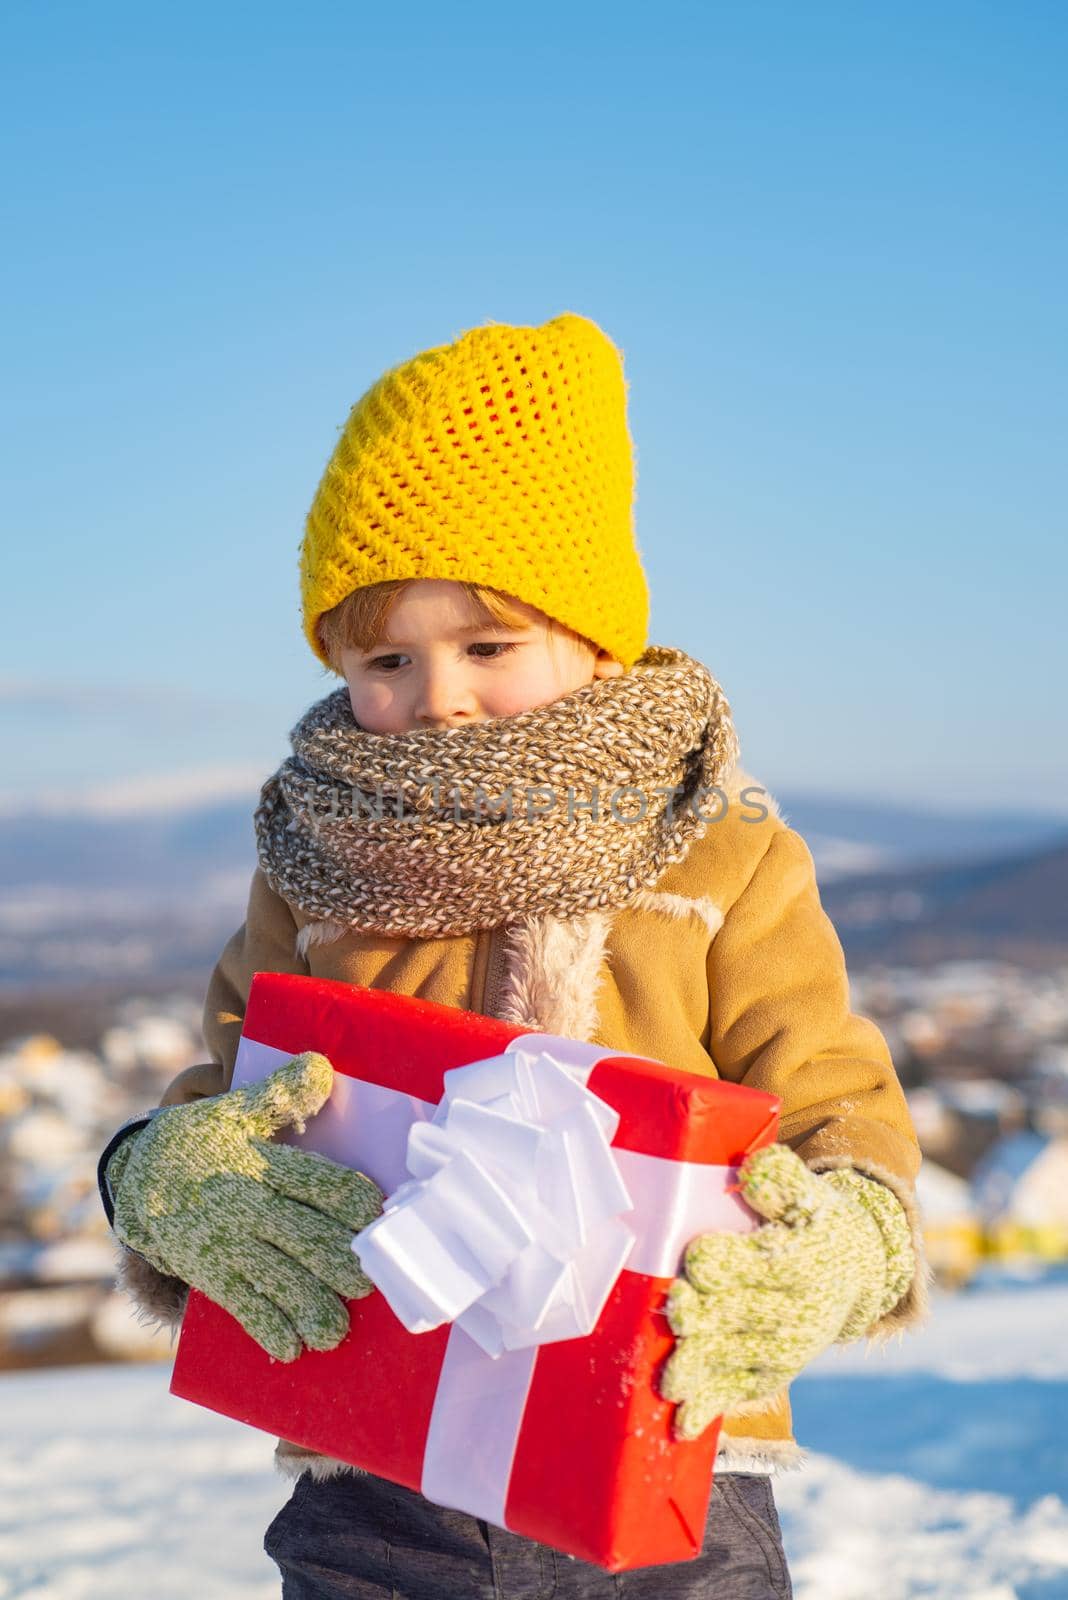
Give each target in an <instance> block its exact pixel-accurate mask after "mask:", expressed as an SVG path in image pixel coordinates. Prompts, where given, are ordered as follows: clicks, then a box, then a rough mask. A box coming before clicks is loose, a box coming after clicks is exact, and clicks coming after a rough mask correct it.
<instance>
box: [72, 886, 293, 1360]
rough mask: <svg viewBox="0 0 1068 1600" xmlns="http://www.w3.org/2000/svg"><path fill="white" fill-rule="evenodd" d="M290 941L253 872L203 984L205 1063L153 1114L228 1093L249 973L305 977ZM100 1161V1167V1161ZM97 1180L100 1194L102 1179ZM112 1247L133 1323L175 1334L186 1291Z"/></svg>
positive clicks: (280, 909) (273, 898) (271, 897)
mask: <svg viewBox="0 0 1068 1600" xmlns="http://www.w3.org/2000/svg"><path fill="white" fill-rule="evenodd" d="M296 939H297V926H296V923H295V921H294V919H293V914H292V912H291V911H290V909H289V907H288V905H287V904H286V902H285V901H284V900H283V899H282V898H281V896H280V895H277V894H275V893H274V891H273V889H271V887H270V885H269V884H268V882H267V880H266V878H265V877H264V876H263V873H262V871H261V870H260V869H259V868H258V867H257V869H256V871H255V873H254V874H253V878H252V886H251V888H250V890H249V898H248V909H247V912H246V915H245V921H244V922H243V923H242V925H241V927H240V928H239V929H238V930H237V932H236V933H235V934H234V936H233V938H232V939H230V941H229V942H228V944H227V945H226V948H225V949H224V950H223V953H222V955H221V956H220V957H219V960H218V962H217V963H216V966H215V970H214V972H213V973H212V976H211V981H210V983H209V984H208V994H207V999H206V1001H205V1004H204V1021H203V1031H204V1039H205V1042H206V1044H207V1046H208V1051H209V1053H210V1055H211V1060H210V1061H207V1062H198V1063H197V1065H195V1066H192V1067H186V1069H185V1070H184V1071H183V1072H180V1073H179V1074H178V1076H177V1077H176V1078H174V1079H172V1081H171V1082H170V1083H169V1084H168V1085H167V1087H166V1089H165V1090H164V1091H163V1094H162V1096H161V1097H160V1106H159V1108H160V1109H162V1108H163V1107H166V1106H178V1105H188V1104H189V1103H190V1102H191V1101H194V1100H203V1099H206V1098H207V1097H208V1096H210V1095H216V1094H222V1093H223V1092H224V1091H225V1090H227V1089H229V1087H230V1084H231V1083H232V1081H233V1075H234V1062H235V1060H236V1057H237V1045H238V1040H239V1039H240V1037H241V1026H242V1023H243V1021H244V1016H245V1006H246V1005H247V1003H248V991H249V986H250V984H251V983H252V975H253V973H255V972H290V973H299V974H305V975H306V974H307V972H308V964H307V962H306V961H305V960H304V959H303V958H302V957H301V956H299V955H298V954H297V951H296ZM138 1131H139V1130H138V1129H137V1128H136V1127H134V1128H132V1129H131V1131H130V1134H129V1136H130V1137H134V1138H135V1137H136V1136H137V1132H138ZM113 1142H114V1141H113ZM101 1161H102V1164H103V1161H104V1158H103V1157H102V1158H101ZM98 1176H99V1178H100V1182H101V1190H102V1192H103V1186H104V1182H105V1177H104V1175H103V1174H98ZM106 1209H107V1207H106V1205H105V1210H106ZM109 1221H110V1219H109ZM116 1244H117V1246H118V1253H117V1257H116V1281H117V1284H118V1287H119V1288H120V1289H121V1290H122V1291H123V1293H124V1294H126V1295H127V1296H128V1297H129V1298H130V1299H131V1300H132V1301H133V1303H134V1307H135V1312H136V1316H137V1320H138V1321H139V1322H140V1323H142V1324H143V1325H144V1326H146V1327H150V1328H154V1327H164V1328H170V1329H172V1330H174V1331H177V1329H178V1328H179V1327H180V1326H181V1321H182V1317H183V1316H184V1314H185V1307H186V1301H187V1299H188V1295H189V1289H188V1285H187V1284H185V1283H183V1282H182V1281H181V1279H180V1278H174V1277H170V1276H168V1275H167V1274H166V1273H162V1272H160V1271H159V1270H158V1269H157V1268H156V1267H154V1266H153V1265H152V1263H151V1262H149V1261H146V1260H145V1258H144V1257H143V1256H141V1255H139V1254H138V1253H137V1252H136V1251H135V1250H131V1249H130V1248H129V1246H128V1245H126V1244H124V1243H123V1242H122V1241H121V1240H116Z"/></svg>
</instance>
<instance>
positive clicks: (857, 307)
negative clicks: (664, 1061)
mask: <svg viewBox="0 0 1068 1600" xmlns="http://www.w3.org/2000/svg"><path fill="white" fill-rule="evenodd" d="M3 31H4V49H3V51H2V56H3V60H4V66H3V68H2V69H0V70H2V71H3V74H4V77H5V79H6V81H5V82H4V83H3V84H2V85H0V88H2V93H0V107H2V109H0V119H2V124H3V154H4V168H5V173H6V176H5V180H4V187H5V200H4V207H3V209H4V214H5V223H6V226H5V230H4V231H5V235H6V243H5V247H4V250H3V252H2V255H0V274H2V278H3V304H4V308H5V311H6V312H7V316H6V318H5V324H6V327H5V332H4V336H3V353H2V354H3V364H4V367H5V369H6V372H7V374H8V379H9V382H8V384H7V385H6V386H5V392H4V397H3V400H2V405H3V418H2V422H3V430H2V436H3V449H4V453H5V456H6V457H7V460H6V461H5V463H4V469H3V480H4V485H5V489H4V520H5V525H6V528H7V530H8V538H7V540H6V542H5V547H6V549H7V551H8V554H7V557H6V562H5V566H6V578H7V581H6V583H5V585H4V589H5V599H6V601H7V602H8V603H7V605H6V607H5V613H4V626H3V629H2V632H0V651H2V657H0V706H2V710H3V717H4V722H5V730H6V742H7V745H8V748H9V750H11V749H12V748H14V749H16V750H17V752H18V757H17V759H16V760H12V761H11V762H9V763H8V764H7V770H6V772H5V774H4V775H3V777H2V778H0V797H2V796H3V795H4V794H6V795H8V796H10V795H12V794H15V793H18V794H20V795H23V796H29V795H32V794H36V793H38V792H40V791H41V790H45V789H49V790H55V789H57V788H67V787H77V786H79V785H85V784H90V785H92V784H96V783H99V782H101V781H103V780H104V779H108V780H111V781H120V782H124V781H126V780H128V779H138V780H145V779H158V778H159V777H160V776H161V775H167V774H172V773H174V774H178V773H181V774H185V775H186V776H187V777H190V778H195V777H196V775H197V774H200V775H203V776H205V778H206V779H211V778H212V777H213V776H214V777H215V778H218V779H219V781H220V782H225V781H227V775H228V774H232V773H235V772H237V773H241V772H248V773H252V774H255V773H257V772H262V773H263V774H264V775H265V773H266V771H268V770H269V769H270V768H272V767H273V766H274V765H275V763H276V762H277V761H278V760H279V759H280V758H281V756H282V755H283V754H284V753H285V750H286V733H287V731H288V729H289V727H290V726H291V725H292V723H293V722H294V721H295V720H296V717H297V716H298V715H299V713H300V711H301V710H302V709H303V708H304V707H305V706H306V705H307V704H308V703H309V702H310V701H311V700H313V699H315V698H317V697H318V696H319V695H321V694H322V693H324V692H325V691H326V689H327V688H329V687H332V686H333V680H331V679H327V678H326V677H325V676H324V675H323V674H322V672H321V669H320V668H319V667H318V664H317V663H316V662H315V661H314V659H313V658H312V656H311V654H310V652H308V650H307V647H306V645H305V644H304V642H303V640H302V637H301V634H300V629H299V622H298V611H297V565H296V564H297V548H298V544H299V540H300V536H301V531H302V525H303V518H304V515H305V512H306V510H307V506H308V504H309V502H310V499H311V496H312V493H313V491H314V488H315V484H316V482H317V481H318V478H319V475H320V473H321V471H322V468H323V465H324V463H325V461H326V458H327V457H328V455H329V453H330V451H331V449H332V447H333V443H334V440H335V438H336V435H337V430H338V429H339V427H340V426H341V424H342V422H343V421H344V418H345V416H346V414H347V412H348V409H349V407H350V406H351V404H352V403H353V402H354V400H355V399H356V398H357V397H358V396H359V394H360V393H361V392H362V391H363V389H365V388H366V387H367V385H368V384H369V383H370V382H371V381H372V380H373V379H374V378H375V377H376V376H377V375H378V373H379V372H380V371H381V370H383V369H384V368H385V367H386V366H388V365H391V364H393V363H394V362H396V361H399V360H402V359H403V358H405V357H406V356H408V355H410V354H412V353H413V352H414V351H416V350H418V349H420V348H423V347H425V346H427V345H431V344H438V343H442V342H444V341H446V340H448V339H450V338H452V337H454V336H455V335H456V334H458V333H460V332H461V331H462V330H463V329H465V328H467V327H471V326H473V325H475V324H478V323H480V322H483V321H485V320H486V319H487V318H492V319H494V320H499V321H512V322H538V321H542V320H544V319H545V318H547V317H549V316H552V315H554V314H556V313H558V312H560V311H562V310H568V309H569V310H574V311H580V312H582V313H584V314H586V315H588V316H592V317H594V318H595V319H596V320H597V321H598V322H600V323H601V324H602V326H603V327H604V328H605V329H606V330H607V331H608V332H609V333H610V334H611V336H612V337H613V338H614V339H615V340H616V342H617V343H618V344H619V345H620V346H621V348H622V349H623V351H624V355H625V359H626V366H627V375H628V379H629V382H630V397H631V411H630V420H631V429H632V432H633V435H634V438H635V442H636V447H637V455H638V501H637V527H638V538H639V544H640V547H641V550H642V554H643V558H644V561H645V565H646V569H647V571H648V574H649V579H650V585H651V589H652V595H653V618H652V627H651V632H650V637H651V639H652V640H653V641H655V642H658V643H669V644H676V645H678V646H680V647H682V648H683V649H686V650H689V651H690V652H691V653H693V654H695V655H697V656H698V657H699V658H700V659H701V660H703V661H704V662H706V664H707V665H708V666H709V667H710V668H711V670H712V671H713V672H714V673H715V675H716V676H717V677H718V679H719V680H720V682H721V683H722V684H723V687H724V689H725V690H726V692H727V694H728V697H729V699H730V701H731V704H732V707H733V709H734V713H735V719H736V723H737V726H738V730H739V734H740V738H741V744H742V753H743V757H744V759H745V761H746V764H747V765H748V766H749V767H750V769H751V770H752V771H754V772H756V773H757V774H758V775H759V776H760V777H761V778H762V779H763V781H764V782H766V783H767V784H768V786H769V787H771V788H773V789H790V790H793V791H798V790H812V789H819V790H821V791H825V792H826V791H833V792H836V793H838V794H847V795H855V796H865V797H873V796H874V797H880V798H887V799H902V800H912V801H916V802H918V803H923V802H924V801H926V802H927V803H929V804H932V805H938V806H962V807H964V806H966V807H968V808H969V809H986V808H992V807H994V806H997V805H1001V804H1011V805H1012V807H1013V809H1027V808H1029V807H1030V806H1034V807H1035V808H1037V809H1044V810H1057V811H1062V812H1064V813H1066V814H1068V753H1066V740H1065V736H1064V735H1065V717H1064V714H1063V710H1062V700H1063V696H1064V687H1065V684H1066V683H1068V671H1066V660H1065V647H1064V643H1063V636H1064V633H1065V631H1066V630H1065V628H1064V623H1063V612H1064V604H1065V594H1066V592H1068V585H1066V581H1065V580H1066V577H1068V555H1066V543H1068V541H1066V537H1065V533H1066V530H1065V503H1066V496H1065V476H1066V473H1065V454H1066V452H1065V448H1064V441H1065V438H1066V436H1068V426H1066V424H1068V416H1066V411H1068V401H1066V385H1065V371H1066V365H1065V359H1066V343H1068V339H1066V325H1065V324H1066V310H1065V296H1064V287H1063V286H1064V284H1065V282H1068V259H1066V258H1068V239H1066V235H1068V223H1066V208H1065V189H1064V185H1065V172H1066V170H1068V164H1066V156H1068V136H1066V123H1068V113H1066V110H1065V95H1064V83H1065V79H1066V73H1068V13H1066V11H1065V9H1064V8H1063V7H1062V6H1060V5H1057V4H1053V3H1049V4H1041V3H1029V0H1023V3H1021V4H1018V5H1014V6H994V5H989V4H979V3H968V4H963V3H960V4H956V3H935V4H926V3H925V4H919V3H903V4H895V5H892V6H891V5H889V4H884V5H880V4H870V5H857V4H855V3H846V0H843V3H841V4H821V3H819V0H814V3H808V4H805V5H803V6H798V5H796V4H785V3H783V4H763V3H759V0H755V3H753V4H747V5H729V6H728V5H721V4H715V3H709V4H702V5H675V4H671V3H668V4H664V5H659V6H657V7H648V6H644V5H643V6H637V5H627V4H622V5H620V4H613V5H608V4H597V5H582V4H580V3H577V4H571V5H567V6H565V5H561V4H557V3H556V0H548V3H546V4H542V5H539V6H538V7H537V8H516V7H505V6H501V5H499V4H497V5H494V6H488V5H482V4H477V3H476V4H471V5H460V6H457V7H451V8H443V7H440V6H431V5H424V4H422V3H420V0H413V3H410V4H408V5H406V6H404V7H403V8H402V7H392V8H386V7H381V8H371V7H364V6H360V5H356V4H345V5H340V4H339V5H331V4H317V3H315V0H310V3H309V4H307V5H303V6H300V7H297V6H285V7H283V6H278V5H273V4H269V3H268V4H261V5H258V6H256V7H250V6H236V5H225V4H224V5H222V6H213V7H208V6H207V5H204V4H201V3H199V0H193V3H186V4H184V5H182V6H181V7H168V8H162V7H150V6H148V7H146V6H144V5H140V4H139V5H136V6H135V5H119V4H109V3H107V0H97V3H95V4H93V5H91V6H82V5H53V4H50V3H48V0H41V3H36V4H27V3H17V0H16V3H14V4H12V5H11V6H9V7H8V8H7V10H6V12H5V21H4V30H3Z"/></svg>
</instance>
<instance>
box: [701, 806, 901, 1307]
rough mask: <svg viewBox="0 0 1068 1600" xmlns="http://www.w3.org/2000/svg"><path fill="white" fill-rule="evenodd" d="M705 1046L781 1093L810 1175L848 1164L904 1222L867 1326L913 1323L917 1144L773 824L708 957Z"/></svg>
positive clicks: (808, 877) (781, 831)
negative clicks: (907, 1253)
mask: <svg viewBox="0 0 1068 1600" xmlns="http://www.w3.org/2000/svg"><path fill="white" fill-rule="evenodd" d="M708 984H709V1003H710V1015H711V1036H710V1044H709V1049H710V1053H711V1055H712V1058H713V1060H714V1061H715V1063H716V1067H717V1070H718V1072H719V1075H720V1077H721V1078H724V1079H726V1080H729V1081H730V1082H732V1083H739V1084H745V1085H746V1086H747V1087H749V1088H753V1089H762V1090H764V1091H765V1092H767V1093H769V1094H774V1095H777V1096H778V1097H779V1100H780V1101H781V1108H782V1109H781V1115H780V1131H779V1138H780V1140H781V1141H782V1142H783V1143H784V1144H788V1145H790V1146H791V1148H792V1149H794V1150H796V1152H797V1153H798V1155H800V1156H801V1158H802V1159H803V1160H804V1161H805V1162H806V1164H807V1165H808V1166H809V1167H811V1168H812V1170H813V1171H814V1172H827V1171H830V1170H831V1169H833V1168H835V1167H853V1168H855V1169H856V1170H857V1171H859V1172H862V1173H865V1174H866V1175H867V1176H868V1177H871V1178H875V1179H878V1180H879V1181H880V1182H881V1183H884V1184H885V1185H886V1186H887V1187H888V1188H889V1189H890V1190H891V1191H892V1192H893V1193H894V1194H895V1195H896V1196H897V1198H898V1200H899V1201H900V1202H901V1205H902V1207H903V1208H904V1211H905V1214H906V1216H907V1218H908V1221H909V1231H910V1235H911V1239H912V1246H913V1250H914V1253H915V1257H916V1271H915V1273H914V1275H913V1278H912V1281H911V1283H910V1284H909V1287H908V1289H907V1290H906V1292H905V1293H904V1295H903V1296H902V1297H901V1299H900V1300H899V1301H898V1303H897V1304H896V1305H895V1306H893V1307H891V1309H890V1310H889V1311H887V1312H886V1313H885V1315H884V1316H883V1317H882V1318H881V1319H880V1321H879V1322H878V1323H876V1324H875V1326H874V1327H873V1328H872V1329H871V1330H870V1333H871V1335H872V1336H874V1337H875V1338H876V1339H879V1338H881V1337H884V1336H885V1335H887V1334H889V1333H892V1332H894V1331H896V1330H898V1329H901V1328H904V1327H906V1326H908V1325H910V1324H912V1323H915V1322H918V1321H920V1320H922V1318H923V1317H924V1315H925V1314H926V1309H927V1289H928V1282H929V1275H930V1274H929V1268H928V1266H927V1261H926V1255H925V1252H924V1246H923V1237H922V1231H921V1218H920V1214H919V1210H918V1206H917V1202H916V1193H915V1182H916V1175H917V1173H918V1171H919V1167H920V1160H921V1157H920V1148H919V1142H918V1140H917V1138H916V1133H915V1130H914V1128H913V1126H912V1121H911V1118H910V1116H909V1111H908V1106H907V1104H906V1101H905V1094H904V1091H903V1089H902V1087H901V1083H900V1081H899V1079H898V1077H897V1074H896V1072H895V1071H894V1064H893V1060H892V1058H891V1055H890V1050H889V1046H888V1045H887V1043H886V1040H885V1039H884V1038H883V1035H882V1033H881V1032H880V1031H879V1029H878V1027H877V1026H876V1024H875V1023H874V1022H872V1021H870V1020H869V1019H868V1018H866V1017H861V1016H859V1015H857V1014H856V1013H854V1012H853V1011H851V1010H850V1006H849V979H848V975H847V972H846V962H845V954H844V952H843V949H842V945H841V942H840V940H839V938H838V935H837V933H836V931H835V928H834V924H833V923H832V922H831V920H830V918H829V917H828V915H827V913H826V912H825V911H824V909H823V906H822V904H821V902H820V896H819V889H818V887H817V882H816V871H815V865H814V863H813V860H812V855H811V852H810V850H809V848H808V846H807V844H806V843H805V841H804V839H803V838H802V837H801V835H800V834H798V833H796V832H795V831H794V830H793V829H792V828H789V827H786V826H783V825H781V824H778V825H776V826H775V827H774V830H773V831H772V833H771V837H770V840H769V841H768V844H767V847H766V849H765V850H764V852H763V854H762V855H761V856H760V859H759V860H758V862H757V866H756V868H755V870H754V872H753V873H752V875H751V877H750V879H749V882H748V884H747V885H746V887H745V888H744V889H743V890H742V892H741V894H740V895H739V896H738V898H737V899H736V900H735V902H734V904H733V905H732V906H731V908H730V910H729V911H728V912H727V914H726V916H725V917H724V920H723V924H722V926H721V928H720V930H719V932H718V933H717V934H716V936H715V938H714V939H713V941H712V944H711V946H710V948H709V953H708Z"/></svg>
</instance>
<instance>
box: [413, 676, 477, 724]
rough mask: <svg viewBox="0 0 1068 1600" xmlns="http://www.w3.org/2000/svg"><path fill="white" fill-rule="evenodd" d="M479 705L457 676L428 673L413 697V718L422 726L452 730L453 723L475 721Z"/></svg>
mask: <svg viewBox="0 0 1068 1600" xmlns="http://www.w3.org/2000/svg"><path fill="white" fill-rule="evenodd" d="M478 714H479V709H478V702H477V700H476V698H475V696H474V694H473V693H472V691H471V689H470V688H469V687H468V686H467V685H466V684H465V683H464V682H463V679H462V678H461V677H459V676H457V675H454V674H452V673H448V672H428V673H426V674H425V675H424V676H423V679H422V682H421V684H420V686H419V692H418V694H417V696H416V703H415V716H416V720H417V721H418V722H419V724H420V725H421V726H425V727H451V726H452V725H453V724H454V723H461V722H475V721H477V720H478Z"/></svg>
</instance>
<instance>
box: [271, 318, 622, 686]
mask: <svg viewBox="0 0 1068 1600" xmlns="http://www.w3.org/2000/svg"><path fill="white" fill-rule="evenodd" d="M626 387H627V386H626V380H625V379H624V376H623V363H622V358H621V356H620V353H619V351H618V350H617V349H616V347H615V345H614V344H613V343H612V341H611V340H610V339H609V338H608V337H607V335H606V334H605V333H603V332H602V330H601V329H600V328H599V327H598V326H597V324H596V323H594V322H591V321H590V320H589V318H587V317H581V316H576V315H574V314H573V313H570V312H568V313H566V314H565V315H563V316H560V317H555V318H554V319H553V320H552V321H551V322H547V323H544V324H543V325H542V326H540V327H516V326H512V325H511V324H507V323H489V324H487V325H486V326H485V327H480V328H473V329H471V330H470V331H469V332H467V333H464V334H463V335H461V337H460V338H459V339H457V340H456V341H455V343H453V344H449V345H440V346H437V347H436V348H434V349H432V350H426V351H423V352H422V353H421V354H419V355H416V356H413V357H412V359H411V360H409V361H405V362H404V363H402V364H401V365H400V366H398V367H394V368H392V369H391V370H390V371H389V372H386V373H385V374H384V375H383V376H382V377H381V378H379V379H378V381H377V382H376V383H374V384H373V385H372V386H371V388H370V389H368V391H367V393H366V394H365V395H364V396H363V397H362V399H360V400H358V401H357V403H356V405H355V406H353V408H352V411H351V412H350V414H349V417H348V421H347V422H346V424H345V426H344V428H343V429H342V432H341V437H340V439H339V440H338V443H337V447H336V449H335V450H334V453H333V455H332V456H331V458H330V460H329V462H328V463H327V467H326V471H325V472H324V474H323V477H322V481H321V482H320V484H319V488H318V491H317V492H316V495H315V499H314V502H313V503H312V507H311V510H310V512H309V513H308V518H307V524H306V527H305V534H304V542H303V546H302V550H301V597H302V604H303V622H304V632H305V634H306V636H307V639H308V642H309V644H310V645H311V647H312V649H313V650H314V651H315V654H316V655H317V656H318V657H319V659H320V661H322V662H323V663H324V664H325V665H327V666H329V665H330V663H329V661H327V658H326V656H325V655H324V653H323V650H322V647H321V644H320V642H319V637H318V633H317V624H318V621H319V618H320V617H321V616H322V615H323V613H324V612H325V611H329V610H330V609H331V607H332V606H335V605H337V604H338V603H339V602H340V601H341V600H343V599H345V597H346V595H348V594H351V593H352V591H353V590H354V589H359V588H362V587H364V586H365V585H367V584H372V583H382V582H384V581H386V580H387V579H400V578H449V579H453V580H454V581H460V582H467V583H478V584H482V585H484V586H486V587H488V588H492V589H500V590H503V591H504V592H505V593H507V594H510V595H514V596H515V597H516V599H518V600H523V601H526V603H527V604H528V605H532V606H536V607H537V608H538V609H539V610H541V611H544V612H545V613H546V614H547V615H548V616H550V617H553V618H554V619H555V620H556V621H558V622H561V623H563V624H564V625H565V626H566V627H569V628H572V629H573V630H574V631H575V632H576V633H581V634H584V635H585V636H586V637H587V638H589V639H592V640H593V641H594V643H595V644H597V645H599V646H601V647H602V648H603V649H605V650H608V651H609V652H610V653H611V654H612V655H614V656H615V657H616V658H617V659H618V660H619V661H621V662H622V663H623V665H624V666H626V667H630V666H632V665H633V663H634V662H635V661H636V660H637V658H638V657H639V656H640V655H641V653H642V651H643V650H644V649H645V644H646V633H647V629H648V621H649V592H648V586H647V584H646V580H645V574H644V572H643V571H642V566H641V561H640V558H639V553H638V549H637V546H636V543H635V538H634V527H633V498H634V462H633V451H632V445H631V439H630V433H629V431H628V428H627V416H626Z"/></svg>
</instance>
